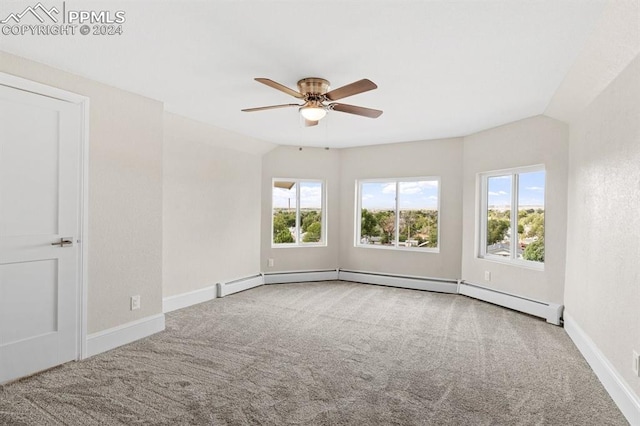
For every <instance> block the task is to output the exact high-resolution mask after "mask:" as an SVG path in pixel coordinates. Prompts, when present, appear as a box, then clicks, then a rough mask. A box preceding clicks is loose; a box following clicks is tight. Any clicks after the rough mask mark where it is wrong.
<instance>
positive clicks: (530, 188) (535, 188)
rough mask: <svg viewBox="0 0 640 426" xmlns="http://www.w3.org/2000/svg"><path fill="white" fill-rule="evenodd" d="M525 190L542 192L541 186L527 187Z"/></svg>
mask: <svg viewBox="0 0 640 426" xmlns="http://www.w3.org/2000/svg"><path fill="white" fill-rule="evenodd" d="M525 189H528V190H529V191H536V192H542V191H544V188H542V187H541V186H527V187H526V188H525Z"/></svg>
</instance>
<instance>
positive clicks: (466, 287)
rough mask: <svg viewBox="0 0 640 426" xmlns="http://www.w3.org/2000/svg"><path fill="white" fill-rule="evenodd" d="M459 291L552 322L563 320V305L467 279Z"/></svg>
mask: <svg viewBox="0 0 640 426" xmlns="http://www.w3.org/2000/svg"><path fill="white" fill-rule="evenodd" d="M458 293H459V294H462V295H464V296H469V297H473V298H474V299H479V300H483V301H485V302H489V303H493V304H494V305H499V306H503V307H505V308H509V309H513V310H515V311H519V312H524V313H526V314H529V315H533V316H536V317H540V318H544V319H546V320H547V322H548V323H551V324H555V325H560V324H561V321H562V310H563V308H564V306H563V305H558V304H555V303H547V302H540V301H537V300H532V299H527V298H524V297H521V296H516V295H514V294H509V293H504V292H501V291H498V290H494V289H491V288H487V287H482V286H479V285H476V284H471V283H468V282H465V281H461V282H460V285H459V286H458Z"/></svg>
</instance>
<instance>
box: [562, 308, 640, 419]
mask: <svg viewBox="0 0 640 426" xmlns="http://www.w3.org/2000/svg"><path fill="white" fill-rule="evenodd" d="M564 329H565V331H566V332H567V334H568V335H569V337H570V338H571V340H573V343H575V345H576V346H577V347H578V350H579V351H580V353H582V356H583V357H584V358H585V359H586V360H587V362H588V363H589V365H590V366H591V369H592V370H593V372H594V373H596V376H598V379H600V382H602V385H603V386H604V388H605V389H606V390H607V392H608V393H609V395H610V396H611V398H612V399H613V401H614V402H615V403H616V405H617V406H618V408H619V409H620V411H622V414H624V416H625V417H626V418H627V420H628V421H629V423H630V424H631V425H632V426H634V425H640V397H639V396H638V395H636V394H635V393H634V392H633V390H631V388H630V387H629V385H627V383H626V382H625V381H624V379H623V378H622V377H621V376H620V374H619V373H618V371H617V370H616V369H615V367H614V366H613V365H612V364H611V362H609V360H608V359H607V357H606V356H604V354H603V353H602V352H601V351H600V349H599V348H598V346H596V344H595V343H594V342H593V340H591V338H590V337H589V335H588V334H587V333H586V332H585V331H584V330H583V329H582V328H580V326H579V325H578V323H577V322H576V321H575V320H574V319H573V317H572V316H571V314H570V313H567V312H565V313H564Z"/></svg>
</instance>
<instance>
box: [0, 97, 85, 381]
mask: <svg viewBox="0 0 640 426" xmlns="http://www.w3.org/2000/svg"><path fill="white" fill-rule="evenodd" d="M81 120H82V113H81V106H80V105H79V104H75V103H70V102H65V101H62V100H59V99H54V98H51V97H46V96H43V95H38V94H35V93H31V92H27V91H23V90H18V89H15V88H10V87H6V86H0V383H3V382H7V381H10V380H13V379H16V378H19V377H22V376H26V375H29V374H32V373H35V372H37V371H40V370H44V369H47V368H50V367H53V366H56V365H59V364H62V363H64V362H67V361H71V360H74V359H77V358H78V348H77V345H78V321H79V318H78V315H77V311H78V294H79V289H78V283H79V280H78V259H79V256H78V254H79V251H78V250H79V248H78V244H77V240H78V238H79V235H80V234H79V223H80V222H79V217H80V204H79V200H80V143H81ZM61 240H63V241H69V243H63V244H60V241H61ZM54 243H55V244H57V245H53V244H54Z"/></svg>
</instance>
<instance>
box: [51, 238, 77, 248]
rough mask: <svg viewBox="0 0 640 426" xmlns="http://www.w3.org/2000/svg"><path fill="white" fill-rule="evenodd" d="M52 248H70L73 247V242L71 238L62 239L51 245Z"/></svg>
mask: <svg viewBox="0 0 640 426" xmlns="http://www.w3.org/2000/svg"><path fill="white" fill-rule="evenodd" d="M51 245H52V246H60V247H68V246H72V245H73V240H72V239H71V238H67V239H65V238H60V241H58V242H56V243H51Z"/></svg>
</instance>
